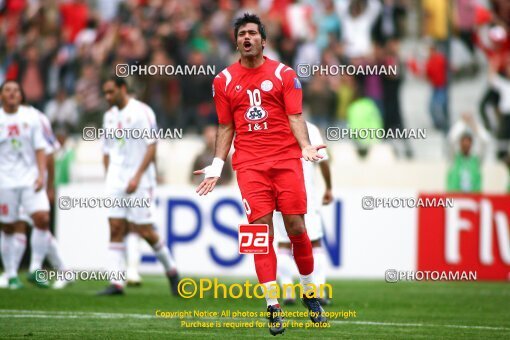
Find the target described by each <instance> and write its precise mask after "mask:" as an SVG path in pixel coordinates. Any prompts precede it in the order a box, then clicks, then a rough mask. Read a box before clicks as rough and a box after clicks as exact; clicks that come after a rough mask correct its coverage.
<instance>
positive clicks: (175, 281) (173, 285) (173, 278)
mask: <svg viewBox="0 0 510 340" xmlns="http://www.w3.org/2000/svg"><path fill="white" fill-rule="evenodd" d="M166 277H168V281H169V282H170V291H171V292H172V295H174V296H180V295H179V289H178V286H179V275H178V274H177V271H173V272H169V273H167V274H166Z"/></svg>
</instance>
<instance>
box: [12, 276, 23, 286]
mask: <svg viewBox="0 0 510 340" xmlns="http://www.w3.org/2000/svg"><path fill="white" fill-rule="evenodd" d="M20 288H23V284H22V283H21V281H20V279H19V277H17V276H16V277H11V278H10V279H9V289H20Z"/></svg>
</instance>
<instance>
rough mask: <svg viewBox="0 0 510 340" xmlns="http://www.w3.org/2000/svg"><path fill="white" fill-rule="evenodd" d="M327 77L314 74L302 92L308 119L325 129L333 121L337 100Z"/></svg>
mask: <svg viewBox="0 0 510 340" xmlns="http://www.w3.org/2000/svg"><path fill="white" fill-rule="evenodd" d="M327 78H328V77H325V76H321V75H320V74H316V75H315V76H314V77H313V78H312V80H311V82H310V84H309V86H308V87H307V89H306V91H304V93H303V96H304V98H303V102H304V104H305V105H307V106H308V109H309V112H310V120H311V121H312V122H313V123H314V124H315V125H317V126H318V127H319V128H321V129H326V128H327V127H328V126H331V124H332V123H333V115H334V113H335V108H336V100H337V98H336V94H335V92H334V91H333V89H332V88H331V86H330V84H329V83H328V81H327Z"/></svg>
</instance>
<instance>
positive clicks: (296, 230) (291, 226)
mask: <svg viewBox="0 0 510 340" xmlns="http://www.w3.org/2000/svg"><path fill="white" fill-rule="evenodd" d="M285 228H286V229H287V234H289V235H300V234H302V233H303V232H304V231H305V230H306V229H305V224H304V223H303V222H302V221H301V220H299V219H291V220H289V221H287V223H286V225H285Z"/></svg>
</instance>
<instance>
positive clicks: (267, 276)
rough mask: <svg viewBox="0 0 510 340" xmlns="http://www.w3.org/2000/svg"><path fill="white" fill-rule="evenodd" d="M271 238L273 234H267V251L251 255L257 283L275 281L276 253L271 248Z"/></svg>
mask: <svg viewBox="0 0 510 340" xmlns="http://www.w3.org/2000/svg"><path fill="white" fill-rule="evenodd" d="M273 239H274V237H273V236H269V253H267V254H255V255H254V256H253V257H254V259H255V271H256V272H257V277H258V279H259V283H266V282H271V281H276V253H275V252H274V248H273Z"/></svg>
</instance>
